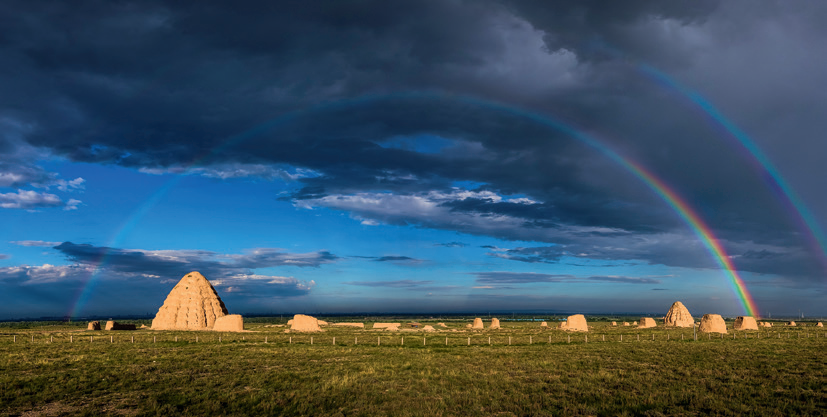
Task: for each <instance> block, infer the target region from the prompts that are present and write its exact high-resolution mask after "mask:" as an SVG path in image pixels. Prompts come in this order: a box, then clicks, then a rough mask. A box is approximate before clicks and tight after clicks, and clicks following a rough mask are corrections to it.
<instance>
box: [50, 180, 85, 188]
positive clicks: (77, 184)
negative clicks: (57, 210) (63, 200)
mask: <svg viewBox="0 0 827 417" xmlns="http://www.w3.org/2000/svg"><path fill="white" fill-rule="evenodd" d="M85 182H86V180H85V179H83V178H80V177H78V178H75V179H73V180H71V181H66V180H57V181H55V185H56V186H57V189H58V190H60V191H74V190H82V189H84V188H85V186H84V185H83V184H84V183H85Z"/></svg>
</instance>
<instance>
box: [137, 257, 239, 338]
mask: <svg viewBox="0 0 827 417" xmlns="http://www.w3.org/2000/svg"><path fill="white" fill-rule="evenodd" d="M227 314H229V313H228V312H227V307H225V306H224V302H223V301H221V297H219V296H218V293H217V292H216V291H215V288H213V286H212V284H210V282H209V281H207V279H206V278H204V276H203V275H201V273H199V272H197V271H193V272H190V273H189V274H187V275H184V277H183V278H181V280H180V281H178V284H176V285H175V287H174V288H173V289H172V291H170V292H169V295H167V298H166V300H164V304H163V305H162V306H161V308H159V309H158V314H156V315H155V318H154V319H153V320H152V328H153V329H155V330H210V329H212V328H213V325H214V324H215V320H216V319H217V318H219V317H221V316H226V315H227Z"/></svg>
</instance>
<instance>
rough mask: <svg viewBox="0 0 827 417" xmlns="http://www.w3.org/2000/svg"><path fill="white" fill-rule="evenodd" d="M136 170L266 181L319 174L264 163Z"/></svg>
mask: <svg viewBox="0 0 827 417" xmlns="http://www.w3.org/2000/svg"><path fill="white" fill-rule="evenodd" d="M138 171H140V172H143V173H145V174H153V175H163V174H176V175H200V176H203V177H207V178H218V179H222V180H226V179H233V178H252V177H256V178H262V179H265V180H268V181H273V180H276V179H279V180H282V181H296V180H299V179H302V178H312V177H317V176H319V173H318V172H316V171H314V170H312V169H305V168H294V169H292V170H288V169H283V168H278V167H274V166H271V165H265V164H220V165H213V166H208V167H186V166H180V165H179V166H171V167H165V168H140V169H139V170H138Z"/></svg>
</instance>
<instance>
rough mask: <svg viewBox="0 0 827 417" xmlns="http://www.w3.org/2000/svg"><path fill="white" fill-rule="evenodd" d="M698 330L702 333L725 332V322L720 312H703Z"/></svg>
mask: <svg viewBox="0 0 827 417" xmlns="http://www.w3.org/2000/svg"><path fill="white" fill-rule="evenodd" d="M698 331H699V332H702V333H726V332H727V330H726V323H725V322H724V318H723V317H721V315H720V314H704V316H703V317H702V318H701V325H700V326H698Z"/></svg>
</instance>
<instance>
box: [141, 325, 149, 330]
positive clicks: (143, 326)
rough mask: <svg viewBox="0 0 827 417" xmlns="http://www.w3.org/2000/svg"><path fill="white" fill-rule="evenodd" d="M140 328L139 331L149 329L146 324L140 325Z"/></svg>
mask: <svg viewBox="0 0 827 417" xmlns="http://www.w3.org/2000/svg"><path fill="white" fill-rule="evenodd" d="M140 328H141V329H148V328H149V326H147V325H146V324H142V325H141V327H140Z"/></svg>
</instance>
